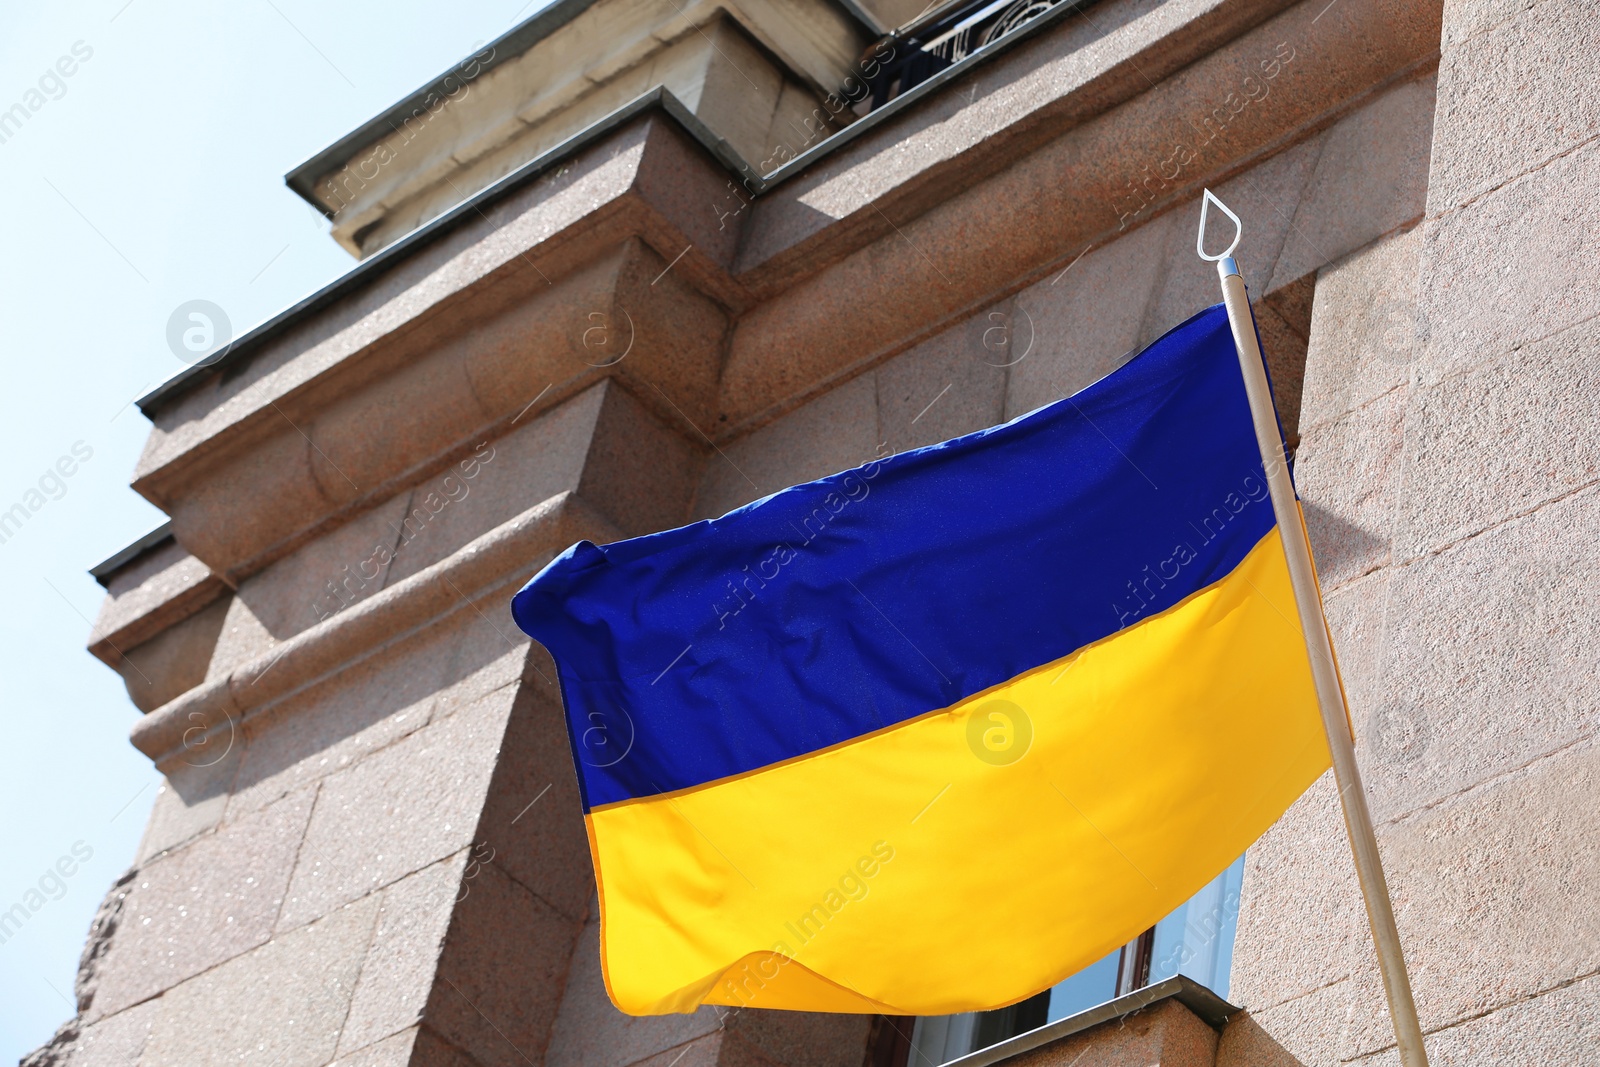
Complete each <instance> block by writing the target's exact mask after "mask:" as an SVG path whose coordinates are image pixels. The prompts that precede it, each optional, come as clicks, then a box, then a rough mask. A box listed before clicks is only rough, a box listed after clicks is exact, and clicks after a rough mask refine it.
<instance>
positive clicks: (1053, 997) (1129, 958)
mask: <svg viewBox="0 0 1600 1067" xmlns="http://www.w3.org/2000/svg"><path fill="white" fill-rule="evenodd" d="M1243 879H1244V857H1243V856H1240V857H1239V858H1238V859H1237V860H1234V861H1233V863H1232V864H1230V865H1229V866H1228V869H1227V870H1225V871H1223V872H1222V873H1221V874H1220V875H1218V876H1217V877H1216V878H1214V879H1212V880H1211V881H1210V882H1209V883H1207V885H1206V886H1205V888H1203V889H1201V890H1200V892H1198V893H1196V894H1195V895H1194V896H1193V897H1190V898H1189V900H1188V901H1187V902H1185V903H1184V904H1183V905H1181V906H1180V907H1179V908H1178V909H1177V910H1176V911H1174V912H1173V913H1172V914H1171V915H1168V916H1167V917H1166V918H1164V919H1162V920H1161V921H1160V922H1158V923H1156V925H1155V926H1154V927H1152V928H1151V929H1149V930H1146V931H1145V932H1144V933H1143V934H1141V935H1139V937H1137V938H1135V939H1134V940H1133V941H1131V942H1129V943H1128V944H1126V945H1124V946H1123V947H1122V948H1120V949H1118V950H1117V951H1115V952H1113V953H1111V954H1110V955H1108V956H1106V957H1105V958H1104V959H1102V960H1100V961H1098V962H1096V963H1092V964H1090V965H1089V966H1088V967H1085V968H1084V969H1083V970H1081V971H1079V972H1078V973H1077V974H1075V975H1073V976H1072V977H1070V978H1068V979H1066V980H1065V981H1063V982H1060V983H1058V984H1057V985H1055V986H1054V987H1052V988H1050V989H1047V990H1045V991H1044V992H1043V993H1040V994H1039V995H1037V996H1034V997H1030V998H1028V999H1027V1000H1024V1001H1023V1002H1022V1003H1020V1004H1013V1005H1011V1006H1010V1007H1009V1008H1001V1009H999V1010H998V1011H982V1012H965V1013H963V1014H960V1015H938V1016H925V1017H923V1018H920V1019H918V1020H917V1021H916V1025H915V1028H914V1029H913V1031H912V1034H911V1048H910V1055H909V1057H908V1061H907V1067H939V1065H940V1064H944V1063H949V1062H950V1061H951V1060H955V1059H959V1058H961V1057H962V1056H965V1055H967V1054H968V1053H970V1052H976V1051H978V1050H979V1049H982V1048H988V1047H989V1046H990V1045H994V1044H998V1043H999V1042H1001V1041H1004V1040H1006V1039H1007V1038H1010V1037H1015V1036H1016V1035H1018V1034H1022V1033H1026V1032H1028V1031H1029V1030H1033V1029H1037V1028H1038V1027H1041V1026H1044V1025H1045V1024H1046V1023H1053V1022H1055V1021H1056V1020H1057V1019H1065V1018H1066V1017H1067V1016H1069V1015H1076V1014H1077V1013H1078V1012H1080V1011H1084V1010H1086V1009H1088V1008H1092V1007H1094V1006H1095V1005H1097V1004H1103V1003H1105V1002H1106V1001H1108V1000H1112V999H1114V998H1116V997H1118V996H1121V995H1123V994H1125V993H1131V992H1133V991H1134V990H1135V989H1140V988H1143V987H1144V986H1147V985H1151V984H1153V983H1155V982H1160V981H1162V980H1164V979H1167V978H1171V977H1172V976H1174V975H1177V974H1182V975H1186V976H1187V977H1189V978H1192V979H1194V980H1195V981H1196V982H1199V983H1200V984H1201V985H1203V986H1205V987H1206V988H1207V989H1210V990H1211V991H1212V992H1213V993H1215V994H1217V995H1218V996H1219V997H1222V998H1224V999H1226V998H1227V996H1228V971H1229V969H1230V967H1231V966H1232V964H1233V935H1234V930H1235V928H1236V927H1237V925H1238V919H1239V888H1240V884H1241V883H1242V881H1243Z"/></svg>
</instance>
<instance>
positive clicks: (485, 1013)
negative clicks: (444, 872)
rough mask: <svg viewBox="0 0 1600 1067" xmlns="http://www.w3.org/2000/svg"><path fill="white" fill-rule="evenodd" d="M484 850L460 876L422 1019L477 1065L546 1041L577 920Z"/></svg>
mask: <svg viewBox="0 0 1600 1067" xmlns="http://www.w3.org/2000/svg"><path fill="white" fill-rule="evenodd" d="M482 855H483V853H482V852H481V850H479V851H477V852H475V853H474V856H473V859H472V860H469V864H468V867H467V868H466V870H465V872H464V873H463V876H462V883H461V897H460V901H459V903H457V904H456V907H455V915H454V917H453V918H452V919H451V922H450V930H449V933H448V935H447V936H446V941H445V946H444V952H443V955H442V956H441V957H440V960H439V967H438V972H437V974H436V976H435V977H436V981H435V984H434V987H433V993H432V995H431V996H430V997H429V999H428V1007H427V1019H428V1025H429V1026H430V1027H432V1028H435V1029H436V1030H437V1031H438V1032H439V1034H440V1035H441V1036H443V1037H444V1038H445V1039H446V1040H448V1041H449V1042H450V1043H451V1044H453V1045H455V1046H457V1047H458V1048H462V1049H465V1050H466V1051H468V1052H469V1053H470V1054H471V1056H472V1058H473V1060H475V1061H476V1062H477V1063H479V1064H481V1065H482V1067H526V1065H527V1064H528V1063H530V1062H531V1063H538V1062H539V1060H540V1058H541V1057H542V1056H543V1054H544V1049H545V1047H546V1046H547V1045H548V1044H549V1042H550V1034H551V1029H552V1027H553V1026H554V1024H555V1019H556V1011H557V1009H558V1008H559V1007H560V1005H561V1001H562V995H563V993H564V991H565V986H566V977H567V972H568V968H569V964H570V962H571V960H572V949H573V943H574V941H576V939H577V936H578V933H579V930H580V929H581V928H582V924H581V922H580V921H578V920H574V919H571V918H568V917H567V916H564V915H562V914H560V913H559V912H557V911H556V910H555V909H554V908H552V907H550V905H549V904H547V903H545V902H544V901H543V900H541V899H539V897H537V896H535V895H534V894H533V893H531V892H530V891H529V890H528V889H527V887H525V886H523V885H521V884H520V883H518V882H516V881H513V880H512V879H511V878H510V877H508V876H507V875H506V874H505V873H504V872H502V871H501V870H500V869H499V868H497V867H496V866H495V865H494V863H493V861H492V860H486V861H485V860H480V859H479V857H480V856H482ZM612 1062H613V1063H614V1062H616V1061H615V1060H614V1059H613V1060H612Z"/></svg>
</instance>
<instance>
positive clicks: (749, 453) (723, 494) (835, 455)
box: [693, 374, 882, 519]
mask: <svg viewBox="0 0 1600 1067" xmlns="http://www.w3.org/2000/svg"><path fill="white" fill-rule="evenodd" d="M877 431H878V389H877V381H876V379H875V378H874V377H873V376H872V375H870V374H864V375H861V376H860V377H857V378H853V379H851V380H850V381H848V382H846V383H844V384H843V385H841V386H839V387H838V388H836V389H833V390H830V391H829V392H827V393H824V394H823V395H822V396H820V397H818V398H817V399H816V400H814V401H812V402H811V403H809V404H806V405H805V406H803V407H801V408H798V409H796V410H795V411H792V412H790V413H789V414H788V415H785V416H784V417H783V418H781V419H778V420H777V421H775V422H772V423H769V424H768V425H766V426H763V427H762V428H761V429H759V430H757V431H755V432H754V433H752V434H750V435H749V436H747V437H741V438H739V439H738V440H736V441H731V442H729V443H728V444H725V445H723V446H721V447H720V448H719V449H718V451H717V454H716V455H715V456H713V457H712V458H711V459H710V460H708V461H707V463H706V468H705V473H704V474H703V475H702V476H701V480H700V489H699V492H698V494H697V495H696V497H695V503H694V512H693V514H694V517H695V518H702V519H708V518H714V517H715V516H718V515H721V514H723V513H724V512H727V511H731V510H732V509H734V508H736V507H738V506H740V505H741V504H748V503H749V502H750V501H752V500H758V499H760V498H761V497H763V496H766V495H767V494H768V493H775V492H777V491H778V490H779V489H783V488H785V487H787V486H790V485H794V484H795V483H797V482H804V481H809V480H811V479H813V478H821V477H822V476H824V475H827V474H833V473H835V472H836V471H842V470H846V469H848V468H850V467H854V466H856V465H857V464H861V463H865V462H866V461H867V460H869V459H871V458H872V457H873V456H874V455H875V454H876V450H877V447H878V442H879V441H881V440H882V438H880V437H878V435H877Z"/></svg>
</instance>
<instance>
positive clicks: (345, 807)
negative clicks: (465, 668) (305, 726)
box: [277, 691, 511, 931]
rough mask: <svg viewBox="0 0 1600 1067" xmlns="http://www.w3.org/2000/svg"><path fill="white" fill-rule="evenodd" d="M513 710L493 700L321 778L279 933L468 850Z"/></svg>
mask: <svg viewBox="0 0 1600 1067" xmlns="http://www.w3.org/2000/svg"><path fill="white" fill-rule="evenodd" d="M510 710H511V695H510V694H509V693H507V692H504V691H502V692H498V693H492V694H490V695H489V696H488V697H485V698H484V699H483V700H482V701H480V702H479V703H478V704H477V705H475V706H473V707H471V708H463V709H461V710H460V711H457V712H456V713H455V714H454V715H451V716H450V717H449V718H446V719H444V720H443V721H441V722H438V723H435V724H433V725H431V726H428V727H427V728H425V729H422V730H419V731H417V732H416V733H414V734H411V735H409V736H407V737H405V738H404V739H402V740H400V741H399V742H397V743H395V744H392V745H390V746H388V747H387V748H385V749H383V750H382V751H380V752H375V753H373V754H372V755H371V756H370V757H368V758H367V759H363V760H360V761H358V762H356V763H355V764H354V765H352V766H350V767H348V768H346V769H345V770H343V771H340V772H339V773H337V774H332V775H329V776H328V777H327V778H325V779H324V780H323V781H322V784H321V786H320V791H319V793H318V795H317V806H316V811H315V813H314V814H313V815H312V818H311V823H310V825H309V826H308V827H307V829H306V841H305V845H304V847H303V848H302V849H301V851H300V857H299V860H298V862H297V863H296V864H295V872H294V878H293V880H292V881H291V882H290V884H289V890H288V894H287V897H286V899H285V900H284V905H283V911H282V914H281V915H280V916H279V919H278V927H277V928H278V929H279V930H280V931H281V930H290V929H293V928H294V927H296V926H299V925H301V924H302V923H305V922H308V921H310V920H311V919H314V918H316V917H317V916H319V915H325V914H327V913H328V912H330V911H331V910H333V909H334V908H337V907H339V906H340V905H341V904H344V903H346V902H348V901H351V900H355V899H357V898H359V897H362V896H365V895H366V894H367V893H370V892H371V891H372V890H374V889H378V888H380V887H382V886H385V885H388V884H389V883H390V882H395V881H398V880H399V879H401V878H403V877H405V876H406V875H407V874H410V873H411V872H412V871H417V870H421V869H422V868H424V867H426V866H428V865H429V864H431V863H434V862H436V861H438V860H441V859H443V858H444V857H446V856H448V855H451V854H452V853H455V852H458V851H460V850H461V849H463V848H466V847H467V846H468V845H470V844H471V843H472V834H473V829H474V827H475V825H476V823H477V816H478V812H479V811H480V810H481V808H482V806H483V799H484V791H485V790H486V789H487V787H488V784H489V776H490V773H491V772H492V770H493V767H494V756H495V751H496V750H497V749H498V748H499V745H500V738H501V736H502V734H503V733H504V730H505V722H506V717H507V715H508V714H509V713H510Z"/></svg>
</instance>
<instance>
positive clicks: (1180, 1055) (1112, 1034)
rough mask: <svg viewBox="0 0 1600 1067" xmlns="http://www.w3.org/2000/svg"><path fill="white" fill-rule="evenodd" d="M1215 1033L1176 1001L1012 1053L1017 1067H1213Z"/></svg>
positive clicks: (1157, 1005)
mask: <svg viewBox="0 0 1600 1067" xmlns="http://www.w3.org/2000/svg"><path fill="white" fill-rule="evenodd" d="M1216 1051H1217V1032H1216V1031H1215V1030H1213V1029H1211V1027H1209V1026H1207V1025H1206V1024H1205V1023H1203V1022H1201V1021H1200V1019H1199V1017H1197V1016H1196V1015H1195V1014H1194V1013H1193V1012H1191V1011H1190V1010H1189V1009H1188V1008H1186V1007H1184V1006H1183V1005H1182V1004H1179V1003H1178V1002H1177V1001H1175V1000H1163V1001H1158V1002H1157V1003H1155V1004H1153V1005H1151V1006H1150V1007H1148V1008H1146V1009H1145V1010H1143V1011H1141V1012H1137V1013H1135V1014H1133V1015H1126V1016H1123V1017H1122V1018H1120V1019H1112V1020H1110V1021H1108V1022H1104V1023H1101V1024H1100V1025H1098V1026H1094V1027H1091V1028H1090V1029H1088V1030H1083V1031H1080V1032H1078V1033H1076V1034H1072V1035H1070V1036H1068V1037H1064V1038H1061V1039H1060V1040H1057V1041H1052V1042H1050V1043H1049V1044H1046V1045H1041V1046H1040V1047H1039V1048H1036V1049H1033V1050H1032V1051H1029V1052H1024V1053H1021V1054H1019V1055H1015V1056H1013V1057H1011V1058H1010V1059H1008V1060H1007V1061H1006V1062H1007V1063H1008V1064H1010V1065H1015V1067H1213V1065H1214V1064H1215V1063H1216Z"/></svg>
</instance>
